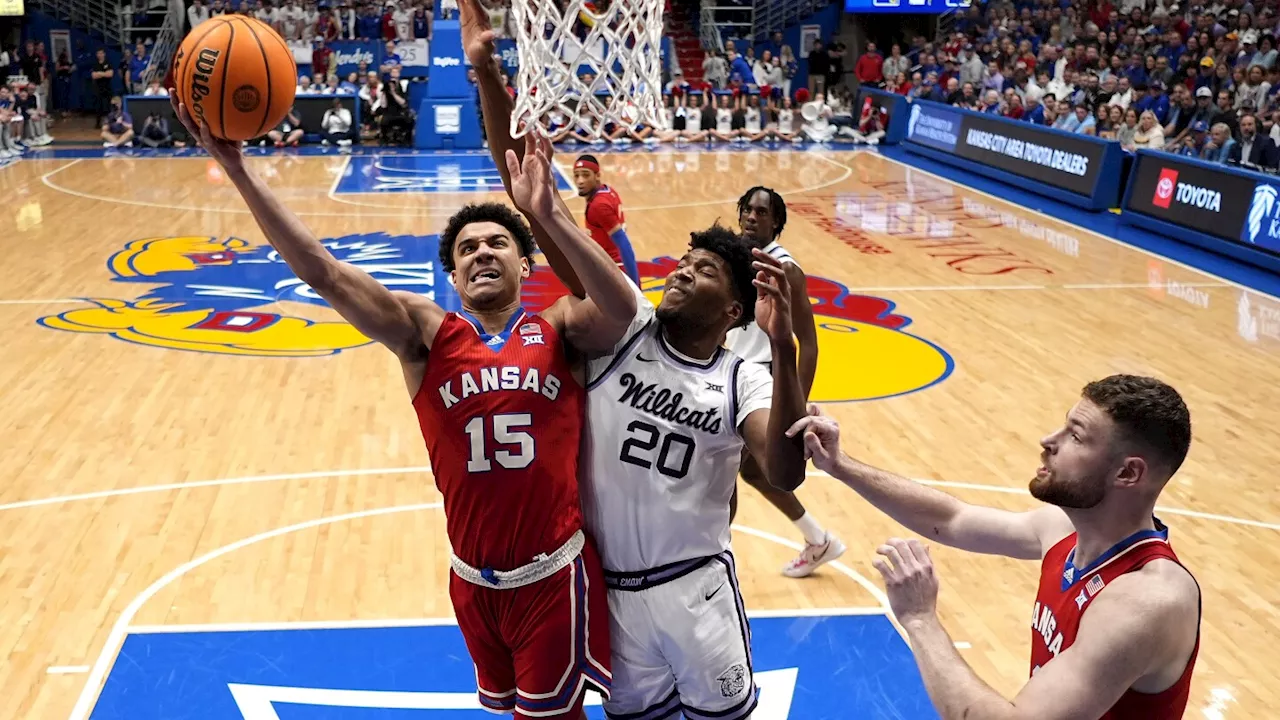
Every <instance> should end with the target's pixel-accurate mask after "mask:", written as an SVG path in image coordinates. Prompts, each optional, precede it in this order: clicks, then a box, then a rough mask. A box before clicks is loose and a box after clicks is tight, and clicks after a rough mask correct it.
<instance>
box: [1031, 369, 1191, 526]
mask: <svg viewBox="0 0 1280 720" xmlns="http://www.w3.org/2000/svg"><path fill="white" fill-rule="evenodd" d="M1190 445H1191V415H1190V413H1189V412H1188V411H1187V406H1186V404H1185V403H1183V401H1182V396H1180V395H1179V394H1178V391H1177V390H1174V389H1173V388H1171V387H1169V386H1168V385H1166V384H1165V383H1163V382H1160V381H1159V380H1156V379H1155V378H1149V377H1138V376H1135V375H1112V376H1111V377H1108V378H1103V379H1102V380H1097V381H1094V382H1091V383H1089V384H1088V385H1086V386H1085V387H1084V390H1083V391H1082V392H1081V398H1080V401H1079V402H1078V403H1076V405H1075V407H1073V408H1071V412H1069V413H1067V421H1066V424H1065V425H1064V426H1063V427H1062V428H1061V429H1059V430H1057V431H1055V432H1054V433H1053V434H1051V435H1049V436H1047V437H1045V438H1044V439H1042V440H1041V441H1040V446H1041V448H1043V451H1042V452H1041V461H1042V463H1043V464H1042V467H1041V468H1040V470H1039V471H1038V472H1037V473H1036V477H1035V479H1034V480H1032V481H1031V494H1032V495H1033V496H1035V497H1036V498H1037V499H1039V500H1042V501H1044V502H1047V503H1050V504H1053V505H1057V506H1059V507H1063V508H1076V509H1087V508H1092V507H1095V506H1097V505H1098V504H1100V503H1102V502H1103V501H1104V500H1106V499H1107V498H1108V497H1109V496H1113V495H1116V496H1121V495H1122V496H1123V497H1126V498H1133V500H1134V501H1136V502H1149V503H1154V502H1155V499H1156V497H1157V496H1158V495H1159V494H1160V490H1161V489H1162V488H1163V487H1164V485H1165V483H1166V482H1167V481H1168V480H1169V478H1170V477H1172V476H1173V474H1174V473H1175V472H1177V470H1178V468H1179V467H1180V466H1181V465H1182V461H1183V459H1185V458H1186V456H1187V448H1188V447H1189V446H1190Z"/></svg>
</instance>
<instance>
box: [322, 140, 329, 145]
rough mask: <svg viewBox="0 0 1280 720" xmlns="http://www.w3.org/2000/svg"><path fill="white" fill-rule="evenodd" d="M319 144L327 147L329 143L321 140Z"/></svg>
mask: <svg viewBox="0 0 1280 720" xmlns="http://www.w3.org/2000/svg"><path fill="white" fill-rule="evenodd" d="M320 144H321V145H328V144H329V141H328V140H321V141H320Z"/></svg>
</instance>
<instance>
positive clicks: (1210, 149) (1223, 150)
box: [1200, 122, 1236, 164]
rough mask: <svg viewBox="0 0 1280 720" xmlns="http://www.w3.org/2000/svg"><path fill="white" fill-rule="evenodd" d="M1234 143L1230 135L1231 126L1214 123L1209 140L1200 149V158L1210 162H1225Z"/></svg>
mask: <svg viewBox="0 0 1280 720" xmlns="http://www.w3.org/2000/svg"><path fill="white" fill-rule="evenodd" d="M1235 145H1236V141H1235V139H1234V138H1232V137H1231V128H1229V127H1227V124H1226V123H1222V122H1219V123H1214V125H1213V129H1212V130H1211V131H1210V137H1209V141H1208V142H1206V143H1205V144H1204V148H1203V149H1202V150H1201V151H1200V158H1201V159H1202V160H1206V161H1208V162H1212V163H1222V164H1226V162H1227V158H1229V157H1231V151H1232V150H1233V149H1234V148H1235Z"/></svg>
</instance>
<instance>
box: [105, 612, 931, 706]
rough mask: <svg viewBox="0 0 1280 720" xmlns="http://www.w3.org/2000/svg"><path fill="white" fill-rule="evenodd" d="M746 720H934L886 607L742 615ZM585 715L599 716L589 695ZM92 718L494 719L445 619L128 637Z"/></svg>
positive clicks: (455, 631) (458, 637) (595, 701)
mask: <svg viewBox="0 0 1280 720" xmlns="http://www.w3.org/2000/svg"><path fill="white" fill-rule="evenodd" d="M751 630H752V651H753V655H754V665H755V671H756V677H757V683H758V684H759V685H760V705H759V709H758V710H757V711H756V713H755V714H754V718H755V720H784V719H785V718H795V719H796V720H801V719H803V720H823V719H830V720H847V719H848V718H852V717H860V718H899V719H902V720H911V719H914V718H920V719H922V720H924V719H930V718H936V717H937V715H936V714H935V713H934V711H933V709H932V707H931V706H930V705H929V701H928V697H927V695H926V694H925V692H924V686H923V684H922V682H921V680H920V676H919V674H918V673H917V671H916V665H915V661H914V660H913V659H912V657H911V651H910V650H909V649H908V647H907V645H906V643H905V642H903V640H902V638H901V637H900V636H899V635H898V633H897V631H895V630H894V628H893V626H892V625H891V624H890V623H889V620H888V618H886V617H885V616H884V615H828V616H813V617H767V618H754V619H753V620H752V621H751ZM587 697H588V702H589V704H588V708H587V716H588V717H590V718H592V719H593V720H597V719H599V718H603V717H604V713H603V711H602V709H601V708H600V706H599V700H598V697H597V696H596V695H595V694H593V693H588V695H587ZM90 717H91V720H125V719H126V718H127V719H128V720H194V719H195V718H200V719H201V720H417V719H419V718H423V719H425V718H431V719H433V720H434V719H437V718H451V719H458V720H470V719H472V718H482V717H492V715H489V714H488V713H487V712H486V711H484V710H482V709H481V708H480V705H479V703H478V702H477V701H476V698H475V671H474V668H473V666H472V664H471V660H470V657H469V656H468V655H467V650H466V646H465V645H464V643H463V640H462V635H461V634H460V633H459V632H458V628H457V626H455V625H416V626H409V627H359V628H337V629H312V628H305V629H304V628H299V629H283V630H281V629H270V630H235V631H200V632H172V633H171V632H148V633H132V634H130V635H129V636H128V638H127V639H126V640H125V643H124V647H123V648H122V649H121V651H120V654H119V656H118V657H117V658H116V661H115V664H114V666H113V668H112V670H111V672H110V674H109V675H108V676H107V681H106V686H105V687H104V688H103V691H102V694H101V696H100V697H99V699H98V704H97V706H96V707H95V708H94V711H93V714H92V715H91V716H90Z"/></svg>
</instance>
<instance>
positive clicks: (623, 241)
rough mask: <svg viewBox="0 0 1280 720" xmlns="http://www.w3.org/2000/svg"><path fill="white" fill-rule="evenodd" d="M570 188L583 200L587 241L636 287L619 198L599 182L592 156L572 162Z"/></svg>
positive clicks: (636, 272)
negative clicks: (602, 250) (611, 261)
mask: <svg viewBox="0 0 1280 720" xmlns="http://www.w3.org/2000/svg"><path fill="white" fill-rule="evenodd" d="M573 184H574V185H575V186H577V188H578V195H579V196H580V197H584V198H586V199H587V211H586V225H587V230H588V231H590V233H591V239H592V240H595V241H596V242H597V243H599V245H600V247H602V248H604V250H605V252H607V253H609V257H611V258H613V261H614V262H615V263H617V264H618V267H619V268H622V271H623V272H625V273H626V274H627V277H629V278H631V282H633V283H635V284H636V285H637V286H639V285H640V271H639V268H638V267H637V265H636V253H635V250H633V249H632V248H631V239H630V238H628V237H627V225H626V216H625V215H623V213H622V198H621V197H619V196H618V191H617V190H614V189H613V188H612V187H610V186H608V185H605V184H604V181H602V180H601V179H600V161H599V160H597V159H596V158H595V156H594V155H580V156H578V159H577V160H575V161H574V162H573Z"/></svg>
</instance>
